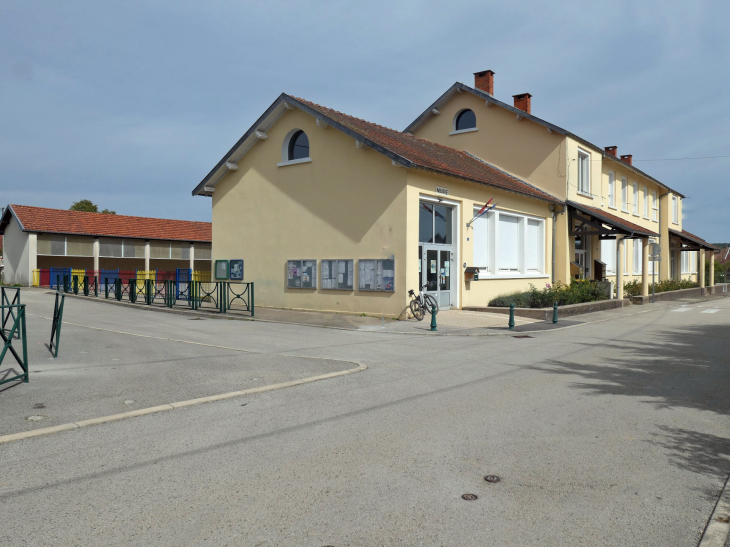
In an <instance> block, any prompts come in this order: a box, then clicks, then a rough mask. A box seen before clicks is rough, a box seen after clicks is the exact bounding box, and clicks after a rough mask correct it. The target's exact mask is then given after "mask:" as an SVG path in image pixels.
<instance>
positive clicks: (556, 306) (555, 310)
mask: <svg viewBox="0 0 730 547" xmlns="http://www.w3.org/2000/svg"><path fill="white" fill-rule="evenodd" d="M557 322H558V303H557V302H555V303H554V304H553V324H555V323H557Z"/></svg>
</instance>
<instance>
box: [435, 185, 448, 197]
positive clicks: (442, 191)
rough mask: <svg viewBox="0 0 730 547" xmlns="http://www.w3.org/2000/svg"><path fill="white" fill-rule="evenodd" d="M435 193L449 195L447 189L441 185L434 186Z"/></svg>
mask: <svg viewBox="0 0 730 547" xmlns="http://www.w3.org/2000/svg"><path fill="white" fill-rule="evenodd" d="M436 193H437V194H441V195H442V196H448V195H449V189H448V188H444V187H443V186H437V187H436Z"/></svg>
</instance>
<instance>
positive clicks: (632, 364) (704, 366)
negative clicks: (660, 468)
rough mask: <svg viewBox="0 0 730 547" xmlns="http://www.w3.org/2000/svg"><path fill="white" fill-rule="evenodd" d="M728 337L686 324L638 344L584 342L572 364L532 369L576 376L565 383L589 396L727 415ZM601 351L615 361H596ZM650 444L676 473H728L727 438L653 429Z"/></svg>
mask: <svg viewBox="0 0 730 547" xmlns="http://www.w3.org/2000/svg"><path fill="white" fill-rule="evenodd" d="M728 334H730V332H729V329H728V327H727V326H725V325H690V326H685V327H682V328H678V329H671V330H665V331H660V332H652V333H647V334H646V335H645V338H644V339H643V340H640V341H637V340H635V339H634V340H618V339H617V340H612V341H606V342H605V343H604V344H602V345H599V346H596V345H595V344H594V343H588V342H586V348H587V349H586V352H585V353H582V354H581V353H580V352H579V353H573V354H572V356H573V359H572V360H549V361H546V362H544V363H543V364H542V365H538V366H534V367H532V368H534V369H535V370H540V371H542V372H549V373H551V374H570V375H579V376H582V377H583V378H584V380H585V381H578V382H574V383H572V384H570V385H571V387H574V388H577V389H580V390H581V391H582V392H584V393H586V394H589V395H623V396H627V397H639V398H641V399H643V402H644V403H646V404H650V405H652V406H654V407H655V408H657V409H662V408H665V409H672V408H679V407H683V408H692V409H697V410H701V411H707V412H713V413H715V414H719V415H724V416H727V415H728V414H730V390H729V389H728V387H729V386H730V351H728V350H729V349H730V344H728V342H727V339H728ZM632 337H633V338H636V335H635V334H634V335H632ZM589 348H590V349H589ZM601 349H605V350H608V352H610V354H611V355H612V356H615V355H618V357H612V358H610V359H605V360H600V354H601V353H603V352H602V351H601ZM597 351H598V357H597V356H596V355H597ZM651 442H653V443H654V444H656V445H658V446H662V447H664V448H666V449H668V450H669V454H670V456H669V457H670V460H671V461H672V463H673V464H674V465H676V466H677V467H680V468H682V469H687V470H691V471H694V472H696V473H701V474H704V475H713V476H716V477H717V476H725V475H727V473H728V471H730V439H729V438H726V437H720V436H716V435H712V434H707V433H704V432H699V431H691V430H686V429H680V428H672V427H665V426H659V430H658V432H657V433H656V434H655V438H654V439H653V440H652V441H651ZM713 495H716V493H714V494H713Z"/></svg>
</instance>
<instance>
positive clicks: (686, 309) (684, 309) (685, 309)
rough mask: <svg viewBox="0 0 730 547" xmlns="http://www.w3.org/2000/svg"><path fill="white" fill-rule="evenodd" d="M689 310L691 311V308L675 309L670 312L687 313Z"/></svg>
mask: <svg viewBox="0 0 730 547" xmlns="http://www.w3.org/2000/svg"><path fill="white" fill-rule="evenodd" d="M691 309H692V308H677V309H674V310H672V311H689V310H691Z"/></svg>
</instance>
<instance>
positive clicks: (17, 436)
mask: <svg viewBox="0 0 730 547" xmlns="http://www.w3.org/2000/svg"><path fill="white" fill-rule="evenodd" d="M323 360H325V359H323ZM332 360H333V361H337V360H338V359H332ZM367 368H368V367H367V365H360V366H358V367H357V368H351V369H348V370H341V371H339V372H329V373H327V374H320V375H318V376H310V377H308V378H302V379H301V380H291V381H289V382H282V383H279V384H271V385H268V386H262V387H254V388H251V389H244V390H241V391H231V392H229V393H221V394H219V395H211V396H209V397H199V398H197V399H190V400H188V401H178V402H176V403H168V404H164V405H159V406H153V407H149V408H140V409H139V410H132V411H130V412H122V413H121V414H112V415H111V416H102V417H100V418H91V419H90V420H81V421H78V422H73V423H70V424H63V425H56V426H53V427H44V428H41V429H33V430H31V431H23V432H21V433H13V434H11V435H3V436H0V444H3V443H9V442H12V441H19V440H21V439H28V438H30V437H38V436H41V435H50V434H51V433H58V432H60V431H66V430H69V429H78V428H80V427H89V426H92V425H99V424H106V423H109V422H116V421H118V420H124V419H126V418H136V417H137V416H146V415H147V414H156V413H157V412H166V411H168V410H175V409H176V408H185V407H188V406H193V405H200V404H203V403H212V402H214V401H223V400H225V399H232V398H234V397H242V396H244V395H253V394H254V393H263V392H265V391H274V390H276V389H283V388H286V387H294V386H299V385H302V384H309V383H311V382H317V381H319V380H326V379H327V378H335V377H337V376H344V375H346V374H353V373H355V372H362V371H363V370H366V369H367Z"/></svg>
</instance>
